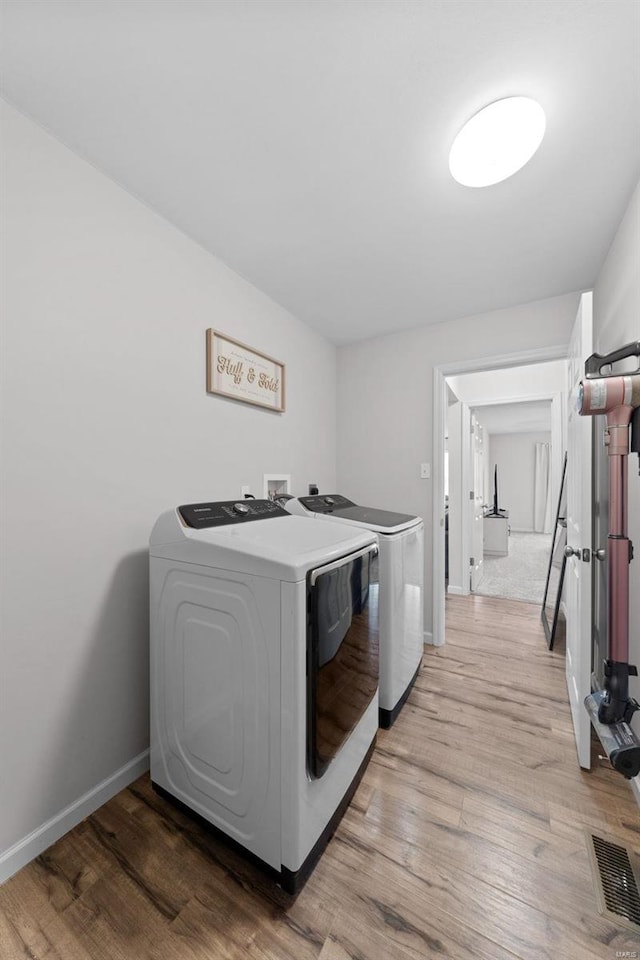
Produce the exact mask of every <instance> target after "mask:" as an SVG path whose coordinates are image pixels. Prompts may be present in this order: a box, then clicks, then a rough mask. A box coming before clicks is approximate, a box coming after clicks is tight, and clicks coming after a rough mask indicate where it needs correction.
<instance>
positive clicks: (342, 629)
mask: <svg viewBox="0 0 640 960" xmlns="http://www.w3.org/2000/svg"><path fill="white" fill-rule="evenodd" d="M377 552H378V547H377V542H376V538H375V535H374V534H372V533H371V532H370V531H367V530H356V529H353V528H351V529H350V528H348V527H346V526H341V527H338V526H337V525H336V524H331V523H323V524H320V523H313V524H312V523H309V522H308V521H307V520H302V519H300V517H292V516H290V514H288V513H287V512H286V511H285V510H283V509H282V508H281V507H279V506H277V505H276V504H275V503H272V502H271V501H269V500H251V501H243V502H241V503H234V502H233V501H225V502H216V503H198V504H191V505H187V506H182V507H178V508H176V509H174V510H169V511H168V512H167V513H164V514H162V516H161V517H160V518H159V519H158V521H157V522H156V524H155V526H154V528H153V532H152V534H151V539H150V581H151V583H150V588H151V593H150V602H151V779H152V782H153V784H154V786H155V787H156V789H157V790H158V791H159V792H160V793H162V794H163V795H165V796H168V797H169V798H170V799H173V800H174V801H177V802H178V803H180V804H182V805H183V806H185V807H187V808H188V809H189V810H190V811H193V812H194V813H196V814H198V815H199V816H200V817H202V818H204V819H205V820H206V821H207V822H208V823H210V824H212V825H213V826H214V827H217V828H218V829H219V830H220V831H222V833H224V834H225V835H226V836H227V837H228V838H230V839H231V840H232V841H235V842H236V843H237V844H239V845H240V846H241V847H243V848H244V849H245V850H246V851H249V852H250V853H251V854H253V855H254V856H255V857H256V858H258V859H259V860H260V861H261V862H262V863H263V865H266V866H267V867H268V868H269V869H270V870H271V871H272V872H273V873H274V875H275V876H276V879H277V880H278V882H279V883H280V884H281V885H282V886H283V887H284V889H285V890H287V891H288V892H290V893H295V892H296V891H297V890H298V889H300V887H301V886H302V884H303V883H304V881H305V880H306V878H307V877H308V875H309V873H310V872H311V870H312V869H313V865H314V864H315V862H316V861H317V859H318V857H319V856H320V854H321V853H322V850H323V849H324V847H325V846H326V844H327V842H328V840H329V838H330V836H331V834H332V833H333V831H334V830H335V827H336V825H337V823H338V821H339V819H340V817H341V816H342V814H343V812H344V810H345V809H346V807H347V805H348V803H349V800H350V799H351V796H352V795H353V793H354V791H355V788H356V786H357V784H358V782H359V780H360V777H361V776H362V774H363V773H364V769H365V767H366V764H367V762H368V760H369V757H370V755H371V751H372V750H373V745H374V741H375V735H376V730H377V726H378V638H379V625H378V583H377V579H376V577H377Z"/></svg>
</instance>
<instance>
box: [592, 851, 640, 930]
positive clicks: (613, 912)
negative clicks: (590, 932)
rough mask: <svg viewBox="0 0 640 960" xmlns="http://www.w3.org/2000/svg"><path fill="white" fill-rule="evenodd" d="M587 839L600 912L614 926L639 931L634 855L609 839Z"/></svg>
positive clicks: (636, 874)
mask: <svg viewBox="0 0 640 960" xmlns="http://www.w3.org/2000/svg"><path fill="white" fill-rule="evenodd" d="M588 836H589V839H590V841H591V842H590V843H589V853H590V855H591V863H592V866H593V873H594V877H595V881H596V890H597V894H598V900H599V901H600V912H601V913H603V914H605V915H607V916H608V917H609V918H610V919H611V920H613V921H614V922H615V923H618V924H620V923H623V924H624V925H625V926H630V927H632V929H634V930H636V931H637V930H640V889H639V887H638V873H637V866H636V865H635V863H634V862H632V860H633V861H635V857H634V856H633V853H632V854H631V855H630V854H629V850H628V849H627V847H623V846H621V845H620V844H619V843H615V842H614V841H612V840H610V839H604V838H603V837H597V836H595V834H589V835H588Z"/></svg>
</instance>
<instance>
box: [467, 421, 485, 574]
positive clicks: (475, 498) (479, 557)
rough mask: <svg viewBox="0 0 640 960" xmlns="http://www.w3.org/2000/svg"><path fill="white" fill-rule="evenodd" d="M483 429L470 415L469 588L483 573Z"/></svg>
mask: <svg viewBox="0 0 640 960" xmlns="http://www.w3.org/2000/svg"><path fill="white" fill-rule="evenodd" d="M483 434H484V430H483V428H482V427H481V426H480V424H479V423H478V421H477V420H476V418H475V416H473V414H472V416H471V476H472V478H473V490H472V491H471V497H470V507H471V558H472V560H473V562H472V563H471V589H472V590H477V589H478V585H479V583H480V580H481V579H482V574H483V558H484V551H483V529H482V527H483V522H484V521H483V513H484V511H483V507H484V437H483Z"/></svg>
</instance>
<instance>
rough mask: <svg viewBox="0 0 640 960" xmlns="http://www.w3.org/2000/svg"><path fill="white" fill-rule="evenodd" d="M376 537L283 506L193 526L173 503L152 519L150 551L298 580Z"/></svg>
mask: <svg viewBox="0 0 640 960" xmlns="http://www.w3.org/2000/svg"><path fill="white" fill-rule="evenodd" d="M181 511H184V508H181ZM375 542H376V537H375V534H373V533H371V532H370V531H365V530H354V529H349V528H348V527H347V526H345V525H341V526H338V524H335V523H324V522H319V523H309V521H308V520H305V519H303V518H302V517H292V516H290V515H288V514H285V513H284V511H282V512H280V511H278V513H277V514H274V515H272V516H264V515H262V516H261V517H260V519H258V518H256V519H255V520H248V519H243V521H241V522H231V523H227V524H223V525H221V526H219V525H216V526H208V527H204V528H202V529H196V528H194V527H190V526H187V524H186V523H185V521H184V519H182V516H181V514H180V513H179V512H178V510H177V509H175V510H168V511H167V512H166V513H163V514H162V515H161V516H160V517H159V518H158V520H157V521H156V524H155V526H154V528H153V530H152V532H151V538H150V541H149V553H150V555H151V556H152V557H164V558H165V559H168V560H180V561H182V562H184V563H194V564H200V565H201V566H206V567H215V568H217V569H219V570H229V571H233V572H235V573H246V574H250V575H252V576H257V577H269V578H271V579H274V580H286V581H290V582H297V581H299V580H304V578H305V577H306V575H307V572H308V571H309V570H313V569H315V568H316V567H319V566H322V565H323V564H325V563H330V562H331V561H333V560H338V559H339V558H340V557H344V556H347V555H348V554H349V553H353V552H354V551H356V550H360V549H362V548H363V547H366V546H368V545H369V544H371V543H375Z"/></svg>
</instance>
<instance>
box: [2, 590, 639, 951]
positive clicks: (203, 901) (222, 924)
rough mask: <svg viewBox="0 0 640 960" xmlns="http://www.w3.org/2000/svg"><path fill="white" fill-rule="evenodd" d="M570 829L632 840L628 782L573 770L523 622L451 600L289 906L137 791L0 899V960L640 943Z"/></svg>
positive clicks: (553, 693)
mask: <svg viewBox="0 0 640 960" xmlns="http://www.w3.org/2000/svg"><path fill="white" fill-rule="evenodd" d="M595 752H596V753H597V751H595ZM585 828H596V829H597V830H600V831H605V832H606V833H608V834H609V835H614V836H617V837H620V838H621V839H622V840H623V841H624V842H630V843H631V844H632V845H637V844H638V843H640V818H639V816H638V808H637V806H636V804H635V802H634V800H633V797H632V794H631V791H630V789H629V786H628V784H627V783H626V782H625V781H624V780H623V779H622V778H621V777H620V776H619V775H617V774H615V773H614V772H613V771H611V770H610V769H609V768H608V767H605V766H603V765H600V766H598V765H597V763H596V766H595V768H594V770H593V771H592V772H590V773H585V772H581V771H580V770H579V768H578V766H577V762H576V756H575V748H574V742H573V735H572V730H571V719H570V715H569V708H568V705H567V696H566V688H565V679H564V657H563V654H562V651H561V650H558V651H556V652H555V653H552V654H550V653H548V652H547V649H546V646H545V642H544V635H543V631H542V627H541V625H540V622H539V618H538V608H537V607H535V606H532V605H529V604H524V603H518V602H514V601H498V600H494V599H490V598H485V597H469V598H462V597H452V598H450V599H449V600H448V601H447V643H446V645H445V646H444V647H442V648H440V649H434V648H428V649H427V650H426V652H425V657H424V667H423V669H422V671H421V674H420V676H419V679H418V681H417V684H416V687H415V688H414V691H413V692H412V694H411V696H410V698H409V700H408V702H407V705H406V706H405V709H404V711H403V712H402V714H401V715H400V717H399V718H398V720H397V722H396V724H395V726H394V727H393V729H392V730H390V731H387V732H384V731H381V732H380V734H379V738H378V746H377V748H376V752H375V753H374V756H373V759H372V761H371V763H370V765H369V768H368V770H367V772H366V774H365V777H364V779H363V781H362V783H361V785H360V787H359V789H358V792H357V793H356V796H355V798H354V800H353V802H352V804H351V806H350V808H349V809H348V811H347V813H346V814H345V817H344V819H343V820H342V822H341V824H340V826H339V828H338V830H337V832H336V834H335V836H334V837H333V839H332V841H331V842H330V844H329V846H328V848H327V850H326V852H325V853H324V855H323V857H322V859H321V860H320V862H319V864H318V866H317V867H316V869H315V872H314V873H313V874H312V876H311V878H310V880H309V882H308V883H307V885H306V887H305V888H304V890H303V891H302V893H301V894H300V895H299V897H298V898H297V900H295V901H292V900H290V899H287V898H286V897H284V896H283V895H282V894H279V893H278V891H277V890H276V889H275V888H273V887H272V886H271V885H270V884H269V883H268V882H267V881H265V880H264V878H263V877H262V876H261V874H260V873H259V872H258V871H257V870H256V869H255V868H254V867H252V866H251V865H248V864H246V863H245V861H244V860H243V859H242V858H240V857H238V856H237V855H236V854H233V853H231V852H230V851H229V850H228V849H227V848H226V847H225V846H224V845H223V844H222V843H221V842H220V841H219V840H217V839H215V838H213V837H212V836H210V835H209V834H208V833H207V832H206V831H205V830H203V829H202V828H200V827H199V826H197V825H195V824H194V823H193V822H192V821H191V820H190V819H189V818H187V817H186V816H184V815H183V814H181V813H179V812H177V811H176V810H175V809H174V808H173V807H171V806H170V805H169V804H167V803H166V802H165V801H163V800H162V799H160V798H159V797H157V796H156V795H155V794H154V792H153V791H152V789H151V788H150V785H149V780H148V777H142V778H141V779H140V780H138V781H137V782H136V783H134V784H133V785H132V786H131V787H130V788H128V789H126V790H123V791H122V792H121V793H120V794H118V795H117V796H116V797H114V799H112V800H111V801H110V802H109V803H107V804H105V806H103V807H102V808H101V809H99V810H98V811H97V812H96V813H94V814H93V815H92V816H91V817H89V818H88V819H87V820H85V821H84V822H83V823H81V824H80V825H79V826H78V827H76V828H75V829H74V830H72V831H71V832H70V833H69V834H68V835H67V836H65V837H64V838H63V839H62V840H60V841H59V842H58V843H56V844H55V845H54V846H53V847H51V848H50V849H49V850H47V852H46V853H44V854H43V855H42V856H40V857H38V859H37V860H36V861H34V862H33V863H31V864H29V866H27V867H26V868H25V869H24V870H22V871H21V872H20V873H19V874H17V875H16V876H15V877H13V878H12V879H11V880H10V881H8V882H7V883H6V884H5V885H4V886H3V887H2V888H0V956H1V957H2V960H9V958H11V960H13V958H18V957H20V958H30V960H35V958H37V960H147V958H148V960H205V958H208V960H347V958H352V960H416V958H423V957H438V958H441V957H450V958H453V960H471V958H473V960H512V958H514V957H519V958H522V960H540V958H548V960H561V958H567V960H578V958H580V960H606V958H611V960H613V958H615V957H616V952H617V951H639V950H640V937H637V936H635V935H634V934H632V933H629V932H628V931H625V930H624V928H623V927H617V926H615V925H613V924H612V923H611V922H610V921H609V920H606V919H604V918H602V917H601V916H600V915H599V914H598V911H597V907H596V899H595V896H594V892H593V887H592V878H591V873H590V868H589V863H588V859H587V852H586V842H585Z"/></svg>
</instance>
